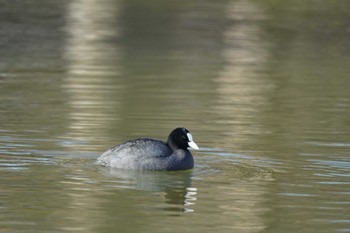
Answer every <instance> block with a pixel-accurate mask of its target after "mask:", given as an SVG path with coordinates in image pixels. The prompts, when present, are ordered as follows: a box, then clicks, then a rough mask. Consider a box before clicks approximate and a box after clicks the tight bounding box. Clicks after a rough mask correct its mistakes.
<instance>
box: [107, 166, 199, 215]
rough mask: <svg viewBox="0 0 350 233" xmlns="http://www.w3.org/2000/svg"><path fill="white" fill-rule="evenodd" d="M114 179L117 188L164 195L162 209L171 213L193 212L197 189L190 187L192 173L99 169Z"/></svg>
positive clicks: (189, 171)
mask: <svg viewBox="0 0 350 233" xmlns="http://www.w3.org/2000/svg"><path fill="white" fill-rule="evenodd" d="M101 169H102V170H103V173H107V175H108V176H112V177H113V178H115V180H114V182H113V184H114V186H117V187H118V188H125V189H135V190H143V191H149V192H157V193H164V198H165V202H164V204H165V205H162V209H164V210H168V211H171V212H193V211H194V210H193V205H195V201H196V199H197V197H196V196H197V188H195V187H191V186H192V171H191V170H186V171H174V172H169V171H135V170H123V169H113V168H105V167H103V168H101Z"/></svg>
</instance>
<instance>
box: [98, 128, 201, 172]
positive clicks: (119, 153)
mask: <svg viewBox="0 0 350 233" xmlns="http://www.w3.org/2000/svg"><path fill="white" fill-rule="evenodd" d="M189 147H191V148H193V149H196V150H198V149H199V148H198V146H197V144H196V143H195V142H194V141H193V138H192V134H191V133H190V132H189V131H188V130H187V129H185V128H176V129H174V130H173V131H172V132H171V133H170V134H169V137H168V140H167V142H163V141H161V140H159V139H154V138H138V139H134V140H130V141H127V142H125V143H122V144H120V145H117V146H114V147H112V148H110V149H109V150H107V151H106V152H104V153H103V154H102V155H101V156H100V157H98V158H97V161H96V164H99V165H103V166H107V167H112V168H119V169H133V170H187V169H192V168H193V166H194V160H193V156H192V153H191V152H190V151H189V150H188V148H189Z"/></svg>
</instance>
